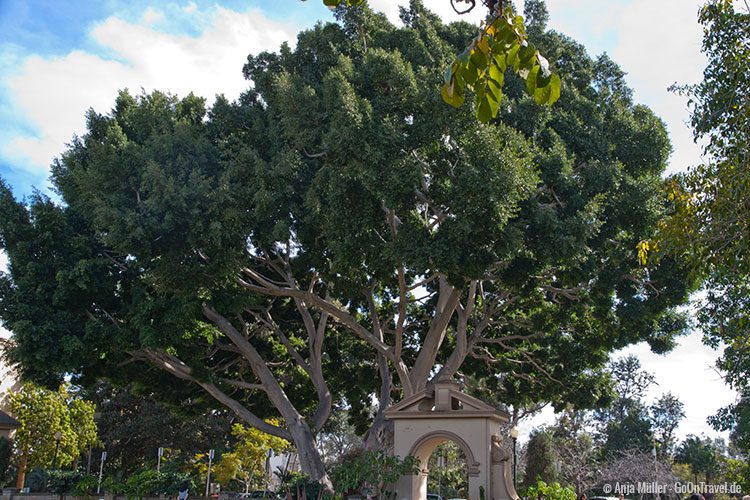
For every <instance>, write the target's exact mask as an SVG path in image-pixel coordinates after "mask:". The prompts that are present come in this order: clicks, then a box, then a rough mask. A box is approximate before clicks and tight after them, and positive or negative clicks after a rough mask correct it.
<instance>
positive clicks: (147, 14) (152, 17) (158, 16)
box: [142, 7, 166, 26]
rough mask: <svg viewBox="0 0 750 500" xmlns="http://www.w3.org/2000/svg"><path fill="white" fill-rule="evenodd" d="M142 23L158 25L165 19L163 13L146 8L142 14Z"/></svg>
mask: <svg viewBox="0 0 750 500" xmlns="http://www.w3.org/2000/svg"><path fill="white" fill-rule="evenodd" d="M142 19H143V22H144V23H145V24H147V25H149V26H150V25H152V24H156V23H160V22H162V21H164V20H165V19H166V16H165V15H164V12H162V11H160V10H157V9H154V8H153V7H147V8H146V10H145V11H144V12H143V17H142Z"/></svg>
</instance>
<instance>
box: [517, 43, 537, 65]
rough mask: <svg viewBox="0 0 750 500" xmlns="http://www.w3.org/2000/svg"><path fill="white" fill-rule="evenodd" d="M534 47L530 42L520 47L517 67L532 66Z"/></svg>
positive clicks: (534, 53)
mask: <svg viewBox="0 0 750 500" xmlns="http://www.w3.org/2000/svg"><path fill="white" fill-rule="evenodd" d="M535 57H536V47H534V45H532V44H530V43H529V44H527V45H524V46H523V47H521V49H520V50H519V51H518V59H519V65H518V67H519V68H522V69H526V70H531V68H533V67H534V62H535V61H536V59H535Z"/></svg>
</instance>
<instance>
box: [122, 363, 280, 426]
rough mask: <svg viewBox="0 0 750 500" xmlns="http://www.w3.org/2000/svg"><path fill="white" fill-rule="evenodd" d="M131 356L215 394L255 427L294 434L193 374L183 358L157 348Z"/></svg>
mask: <svg viewBox="0 0 750 500" xmlns="http://www.w3.org/2000/svg"><path fill="white" fill-rule="evenodd" d="M129 354H130V356H131V357H133V358H134V359H140V360H143V361H147V362H149V363H151V364H152V365H154V366H156V367H157V368H159V369H162V370H164V371H166V372H168V373H171V374H172V375H174V376H175V377H177V378H179V379H182V380H185V381H188V382H192V383H194V384H196V385H198V386H200V387H201V388H203V390H205V391H206V392H207V393H208V394H210V395H211V396H213V397H214V398H215V399H216V400H217V401H219V402H220V403H222V404H223V405H225V406H226V407H228V408H229V409H231V410H232V411H233V412H234V413H235V414H236V415H237V416H238V417H240V418H241V419H242V420H244V421H245V422H247V423H248V424H250V425H252V426H253V427H255V428H257V429H258V430H261V431H263V432H265V433H267V434H271V435H272V436H276V437H280V438H282V439H287V440H291V439H292V436H291V434H289V431H287V430H286V429H283V428H281V427H278V426H275V425H272V424H269V423H268V422H265V421H264V420H263V419H261V418H260V417H258V416H257V415H255V414H254V413H253V412H251V411H250V410H248V409H247V408H245V406H243V405H242V404H241V403H240V402H239V401H237V400H236V399H233V398H232V397H230V396H229V395H228V394H226V393H225V392H223V391H222V390H221V389H219V388H218V387H216V385H214V384H213V383H211V382H206V381H202V380H199V379H198V378H196V377H195V376H193V370H192V369H191V368H190V367H189V366H188V365H186V364H185V363H184V362H183V361H182V360H180V359H179V358H177V357H176V356H173V355H171V354H168V353H167V352H165V351H163V350H156V349H143V350H140V351H131V352H129Z"/></svg>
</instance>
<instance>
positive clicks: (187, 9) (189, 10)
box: [182, 2, 198, 14]
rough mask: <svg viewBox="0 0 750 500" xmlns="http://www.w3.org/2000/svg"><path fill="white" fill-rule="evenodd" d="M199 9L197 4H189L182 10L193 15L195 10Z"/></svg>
mask: <svg viewBox="0 0 750 500" xmlns="http://www.w3.org/2000/svg"><path fill="white" fill-rule="evenodd" d="M197 8H198V5H197V4H196V3H195V2H188V3H187V5H185V6H184V7H183V8H182V10H183V11H184V12H186V13H187V14H191V13H193V12H195V9H197Z"/></svg>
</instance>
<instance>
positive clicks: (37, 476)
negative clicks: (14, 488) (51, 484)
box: [25, 467, 49, 493]
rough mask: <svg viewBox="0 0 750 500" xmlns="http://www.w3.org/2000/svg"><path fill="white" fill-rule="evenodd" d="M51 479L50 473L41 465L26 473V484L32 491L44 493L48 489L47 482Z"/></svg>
mask: <svg viewBox="0 0 750 500" xmlns="http://www.w3.org/2000/svg"><path fill="white" fill-rule="evenodd" d="M48 481H49V474H48V473H47V471H46V470H45V469H42V468H41V467H34V468H33V469H31V472H29V473H28V474H27V475H26V484H25V486H26V487H27V488H28V489H29V492H31V493H44V492H45V491H47V482H48Z"/></svg>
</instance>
